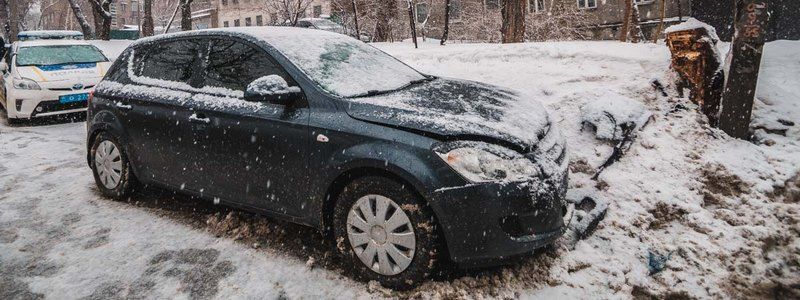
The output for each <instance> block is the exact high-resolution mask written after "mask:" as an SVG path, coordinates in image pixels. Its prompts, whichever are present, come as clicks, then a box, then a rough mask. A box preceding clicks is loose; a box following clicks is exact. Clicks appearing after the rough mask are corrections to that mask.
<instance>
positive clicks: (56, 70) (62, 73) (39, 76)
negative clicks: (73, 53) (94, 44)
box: [16, 62, 109, 82]
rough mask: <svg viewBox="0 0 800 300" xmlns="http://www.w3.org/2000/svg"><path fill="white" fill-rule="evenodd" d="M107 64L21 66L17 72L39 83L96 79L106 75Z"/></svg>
mask: <svg viewBox="0 0 800 300" xmlns="http://www.w3.org/2000/svg"><path fill="white" fill-rule="evenodd" d="M108 64H109V63H107V62H99V63H82V64H68V65H52V66H19V67H16V68H17V72H18V73H19V76H20V77H22V78H28V79H32V80H35V81H38V82H44V81H61V80H73V79H77V78H95V77H103V76H104V75H106V70H107V69H108Z"/></svg>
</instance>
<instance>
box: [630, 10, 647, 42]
mask: <svg viewBox="0 0 800 300" xmlns="http://www.w3.org/2000/svg"><path fill="white" fill-rule="evenodd" d="M631 1H633V0H631ZM639 22H640V21H639V4H636V3H633V9H632V10H631V25H632V26H631V42H634V43H638V42H641V41H642V40H644V34H643V33H642V25H641V23H639Z"/></svg>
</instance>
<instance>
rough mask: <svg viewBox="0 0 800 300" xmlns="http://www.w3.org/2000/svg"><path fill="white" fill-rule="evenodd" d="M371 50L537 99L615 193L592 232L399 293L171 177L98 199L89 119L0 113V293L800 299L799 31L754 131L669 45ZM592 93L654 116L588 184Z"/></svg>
mask: <svg viewBox="0 0 800 300" xmlns="http://www.w3.org/2000/svg"><path fill="white" fill-rule="evenodd" d="M101 47H104V49H106V51H108V52H114V53H118V52H119V51H121V47H122V46H121V45H120V44H113V45H101ZM378 47H379V48H381V49H383V50H385V51H387V52H389V53H390V54H393V55H395V56H397V57H398V58H400V59H401V60H403V61H404V62H406V63H408V64H410V65H411V66H414V67H416V68H418V69H420V70H421V71H423V72H426V73H430V74H434V75H440V76H448V77H457V78H464V79H472V80H479V81H483V82H487V83H492V84H497V85H501V86H506V87H510V88H514V89H517V90H520V91H522V92H524V93H525V94H527V95H528V96H529V97H531V99H536V100H539V101H541V102H542V103H544V104H545V105H546V106H547V108H548V110H549V111H550V113H551V114H552V115H553V116H554V117H555V118H554V119H555V120H557V121H558V122H559V125H560V126H561V128H562V131H563V132H564V134H565V135H566V136H567V137H568V141H569V143H570V144H569V147H570V156H571V170H572V175H571V189H570V194H571V196H572V197H582V196H590V197H593V198H595V199H598V200H600V201H605V202H607V203H608V205H609V209H608V212H607V216H606V218H605V219H604V220H603V221H602V222H600V225H599V227H598V228H597V230H596V231H595V232H594V234H593V235H591V236H589V237H588V238H586V239H585V240H582V241H580V242H578V243H577V244H576V245H575V248H574V250H569V249H568V247H566V246H564V245H561V246H560V247H556V248H555V249H551V250H548V251H543V252H542V253H540V254H537V255H535V256H533V257H531V258H530V259H527V260H525V261H523V262H521V263H520V264H518V265H515V266H511V267H506V268H497V269H490V270H483V271H479V272H454V273H453V274H446V275H444V276H443V277H442V278H438V279H437V280H436V281H434V282H429V283H426V284H425V285H423V286H422V287H420V288H418V289H416V290H413V291H410V292H404V293H397V292H393V291H388V290H385V289H382V288H380V287H378V286H376V285H375V284H364V283H359V282H354V281H352V280H350V279H348V278H347V277H346V276H343V275H341V274H340V271H339V269H340V268H339V266H338V265H337V264H338V262H337V261H335V260H334V259H332V258H330V257H329V256H330V254H329V253H327V252H326V250H327V247H326V246H325V245H324V244H322V242H321V241H320V240H321V237H320V236H319V235H318V234H316V233H314V231H313V230H310V229H307V228H303V227H301V226H296V225H291V224H286V223H283V222H277V221H274V220H269V219H264V218H260V217H258V216H255V215H253V214H249V213H246V212H241V211H235V210H231V209H227V208H224V207H219V206H214V205H212V204H210V203H207V202H204V201H198V200H195V199H190V198H188V197H184V196H180V195H173V194H171V193H167V192H163V191H146V192H144V193H142V194H140V195H137V196H135V197H133V198H132V199H131V200H130V201H125V202H115V201H111V200H108V199H105V198H102V197H100V196H99V193H98V192H97V191H96V190H95V188H94V183H93V180H92V176H91V172H90V170H89V168H88V167H87V165H86V162H85V146H84V138H85V132H84V130H85V127H84V124H83V123H67V124H55V125H54V124H49V123H48V124H44V125H39V124H35V125H31V126H23V127H7V126H5V125H4V124H5V122H4V120H3V122H2V124H3V125H0V157H1V158H2V159H0V298H2V299H6V298H10V296H37V295H42V296H46V297H48V298H82V297H87V298H90V299H91V298H93V299H100V298H103V299H105V298H116V297H121V298H122V297H126V298H134V297H144V298H165V297H174V298H187V297H188V298H276V297H286V298H382V297H409V296H420V297H423V298H429V297H432V298H438V297H512V298H516V297H519V298H534V297H583V298H589V297H591V298H597V297H600V298H631V297H642V296H644V297H646V296H654V297H658V298H666V297H669V296H677V297H681V296H688V297H693V298H730V297H736V298H739V297H773V296H776V295H778V296H780V295H783V296H788V297H789V298H791V297H798V293H800V291H799V290H800V238H798V236H800V222H798V221H799V220H800V204H798V201H799V200H800V199H798V198H800V190H798V186H800V176H798V171H800V155H798V154H800V124H798V122H800V119H798V118H799V117H800V79H799V78H800V61H798V60H797V56H798V54H800V42H796V41H795V42H790V41H780V42H773V43H770V44H769V45H767V48H766V52H765V58H764V63H763V66H762V74H761V81H760V82H759V88H758V98H759V101H758V102H757V103H756V110H755V112H754V124H756V127H758V128H760V129H758V130H757V132H756V136H757V141H755V142H748V141H740V140H735V139H731V138H728V137H726V136H725V135H724V134H723V133H721V132H719V131H716V130H714V129H710V128H709V127H708V126H707V124H706V123H705V120H704V118H703V117H702V116H701V115H700V114H698V113H697V112H696V109H695V107H694V106H693V105H692V104H691V103H688V102H687V101H686V100H685V99H681V98H678V97H677V96H676V93H675V92H673V90H674V88H673V87H672V84H671V81H672V80H673V75H672V74H671V73H670V72H669V70H668V65H669V53H668V51H667V49H666V47H665V46H664V45H653V44H641V45H633V44H622V43H617V42H559V43H531V44H518V45H495V44H453V45H448V46H445V47H441V46H438V45H434V44H431V43H423V44H421V47H422V48H421V49H413V46H412V45H411V44H409V43H404V44H399V43H396V44H379V45H378ZM108 56H110V57H112V56H116V55H115V54H108ZM654 79H657V80H659V82H661V83H662V84H664V85H666V86H667V92H668V93H669V94H668V96H666V97H665V96H662V95H661V94H660V92H657V91H656V90H655V89H654V88H653V86H652V84H651V82H652V81H653V80H654ZM599 99H633V100H635V101H639V102H641V103H642V104H644V105H645V106H646V107H647V108H648V109H649V110H650V112H651V113H653V115H654V119H653V120H652V121H651V122H650V123H649V124H648V125H647V126H645V127H644V128H643V129H642V131H641V132H639V133H638V136H637V138H636V140H635V141H634V143H633V145H632V147H631V149H630V150H629V152H628V153H627V155H626V156H624V157H623V158H622V160H621V161H620V162H618V163H616V164H614V165H612V166H611V167H609V168H608V169H606V171H604V172H603V173H602V174H601V175H600V177H599V179H598V180H596V181H595V180H592V179H591V176H592V175H593V174H594V171H593V170H594V169H596V168H597V167H598V166H599V165H600V164H602V162H603V161H604V160H605V158H607V157H608V155H609V154H610V153H611V149H612V144H611V143H610V142H604V141H597V140H596V139H595V138H594V133H593V132H590V131H589V130H587V129H584V130H581V125H580V120H581V116H580V110H581V107H582V106H583V105H585V104H587V103H590V102H593V101H596V100H599ZM0 115H3V113H0ZM3 117H4V116H3ZM3 117H0V119H2V118H3ZM792 123H794V125H791V124H792ZM662 257H666V261H665V263H664V264H663V265H661V264H659V262H662V261H664V259H663V258H662ZM651 269H653V270H660V272H657V273H654V274H650V272H651Z"/></svg>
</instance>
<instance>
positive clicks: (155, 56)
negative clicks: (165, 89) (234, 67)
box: [134, 39, 207, 87]
mask: <svg viewBox="0 0 800 300" xmlns="http://www.w3.org/2000/svg"><path fill="white" fill-rule="evenodd" d="M206 49H207V46H206V44H205V42H204V41H202V40H200V39H182V40H176V41H170V42H165V43H160V44H155V45H151V46H149V47H148V48H146V49H145V50H144V51H143V53H141V54H138V53H135V54H134V56H135V58H134V74H135V75H136V76H141V77H148V78H153V79H159V80H165V81H174V82H182V83H188V84H189V85H191V86H193V87H199V85H198V82H197V80H198V79H199V76H198V75H199V73H201V71H202V68H203V65H202V63H203V59H202V58H203V55H204V52H205V50H206ZM140 52H141V51H140Z"/></svg>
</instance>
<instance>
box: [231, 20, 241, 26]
mask: <svg viewBox="0 0 800 300" xmlns="http://www.w3.org/2000/svg"><path fill="white" fill-rule="evenodd" d="M241 26H242V21H239V19H236V20H233V27H241Z"/></svg>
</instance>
